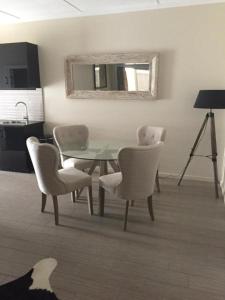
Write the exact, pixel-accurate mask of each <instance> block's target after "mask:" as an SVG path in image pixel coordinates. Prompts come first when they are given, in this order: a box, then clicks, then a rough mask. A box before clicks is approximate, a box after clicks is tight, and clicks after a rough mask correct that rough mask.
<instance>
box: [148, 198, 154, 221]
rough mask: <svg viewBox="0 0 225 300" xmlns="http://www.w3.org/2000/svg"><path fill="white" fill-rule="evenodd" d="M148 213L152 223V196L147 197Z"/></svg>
mask: <svg viewBox="0 0 225 300" xmlns="http://www.w3.org/2000/svg"><path fill="white" fill-rule="evenodd" d="M148 211H149V214H150V217H151V219H152V221H154V220H155V217H154V213H153V206H152V196H149V197H148Z"/></svg>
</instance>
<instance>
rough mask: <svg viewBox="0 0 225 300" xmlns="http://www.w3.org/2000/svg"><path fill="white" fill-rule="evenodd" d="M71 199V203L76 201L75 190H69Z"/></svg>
mask: <svg viewBox="0 0 225 300" xmlns="http://www.w3.org/2000/svg"><path fill="white" fill-rule="evenodd" d="M71 200H72V202H73V203H75V202H76V195H75V191H73V192H71Z"/></svg>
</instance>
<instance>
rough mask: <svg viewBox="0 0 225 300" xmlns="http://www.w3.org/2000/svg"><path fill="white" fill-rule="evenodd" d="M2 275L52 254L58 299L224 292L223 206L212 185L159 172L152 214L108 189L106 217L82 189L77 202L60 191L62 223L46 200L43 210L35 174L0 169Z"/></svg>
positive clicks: (213, 299) (179, 298) (182, 298)
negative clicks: (125, 216) (152, 216)
mask: <svg viewBox="0 0 225 300" xmlns="http://www.w3.org/2000/svg"><path fill="white" fill-rule="evenodd" d="M0 182H1V184H0V187H1V188H0V190H1V194H0V195H1V197H0V199H1V201H0V282H1V283H4V282H6V281H9V280H12V279H14V278H16V277H18V276H20V275H22V274H24V273H25V272H27V271H28V270H29V269H30V268H31V267H32V265H34V264H35V263H36V262H37V261H38V260H40V259H42V258H45V257H54V258H56V259H57V261H58V266H57V268H56V270H55V271H54V273H53V275H52V277H51V285H52V287H53V289H54V290H55V292H56V293H57V295H58V297H59V298H60V299H61V300H76V299H79V300H94V299H98V300H103V299H104V300H130V299H131V300H146V299H151V300H187V299H188V300H222V299H225V209H224V202H223V199H222V198H220V199H218V200H216V199H215V198H214V190H213V185H212V184H211V183H206V182H197V181H183V185H182V186H181V187H179V188H178V187H177V186H176V183H177V182H176V181H175V180H173V179H165V178H162V179H161V180H160V182H161V193H160V194H157V193H155V195H154V200H153V204H154V212H155V221H154V222H152V221H151V220H150V217H149V215H148V210H147V202H146V203H145V202H137V203H135V206H134V207H132V208H130V210H129V216H128V230H127V232H123V230H122V226H123V214H124V208H125V206H124V204H125V203H122V202H121V201H119V200H116V199H113V198H110V197H109V195H106V205H105V217H104V218H101V217H99V216H98V215H97V211H98V210H97V208H98V206H97V205H98V193H97V192H98V185H97V177H95V178H94V193H93V194H94V210H95V215H94V216H92V217H91V216H89V214H88V206H87V201H86V197H85V196H86V194H85V193H84V194H82V196H81V199H80V200H79V201H77V202H76V203H75V204H74V203H72V202H71V200H70V195H66V196H61V197H60V198H59V214H60V219H59V222H60V225H59V226H55V225H54V217H53V205H52V200H51V199H50V198H49V199H48V200H47V207H46V212H45V213H41V212H40V209H41V195H40V192H39V190H38V188H37V184H36V179H35V176H34V174H21V173H11V172H0Z"/></svg>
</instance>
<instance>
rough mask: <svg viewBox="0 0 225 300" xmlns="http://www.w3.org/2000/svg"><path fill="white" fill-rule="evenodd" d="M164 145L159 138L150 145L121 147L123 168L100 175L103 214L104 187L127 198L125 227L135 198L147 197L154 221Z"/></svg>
mask: <svg viewBox="0 0 225 300" xmlns="http://www.w3.org/2000/svg"><path fill="white" fill-rule="evenodd" d="M162 145H163V142H158V143H157V144H154V145H151V146H142V147H140V146H136V147H126V148H122V149H121V150H120V151H119V154H118V162H119V166H120V170H121V172H117V173H113V174H109V175H104V176H101V177H99V200H100V215H102V216H103V214H104V201H105V191H107V192H109V193H111V194H113V195H114V196H116V197H118V198H120V199H122V200H125V201H126V210H125V217H124V227H123V229H124V231H126V228H127V217H128V208H129V203H130V202H131V201H132V200H135V201H139V200H147V203H148V210H149V213H150V216H151V219H152V220H153V221H154V213H153V205H152V195H153V193H154V184H155V177H156V172H157V168H158V165H159V157H160V151H161V148H162Z"/></svg>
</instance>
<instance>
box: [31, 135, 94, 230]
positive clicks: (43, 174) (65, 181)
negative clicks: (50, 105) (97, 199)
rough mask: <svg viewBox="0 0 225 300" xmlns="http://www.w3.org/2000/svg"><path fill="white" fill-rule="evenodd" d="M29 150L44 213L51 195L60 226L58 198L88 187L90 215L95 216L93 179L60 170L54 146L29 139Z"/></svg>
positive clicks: (75, 171)
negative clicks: (48, 196) (48, 197)
mask: <svg viewBox="0 0 225 300" xmlns="http://www.w3.org/2000/svg"><path fill="white" fill-rule="evenodd" d="M27 148H28V151H29V154H30V157H31V161H32V163H33V166H34V171H35V174H36V178H37V182H38V186H39V189H40V190H41V192H42V207H41V211H42V212H44V209H45V205H46V200H47V195H51V196H52V199H53V205H54V213H55V224H56V225H58V222H59V216H58V199H57V196H59V195H64V194H67V193H72V192H74V191H75V190H76V189H81V188H84V187H88V207H89V213H90V214H91V215H92V214H93V203H92V181H91V177H90V176H89V175H88V174H86V173H84V172H82V171H80V170H77V169H74V168H67V169H61V170H58V165H59V153H58V150H57V148H56V147H55V146H54V145H50V144H46V143H44V144H41V143H39V141H38V139H37V138H35V137H29V138H28V139H27Z"/></svg>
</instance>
